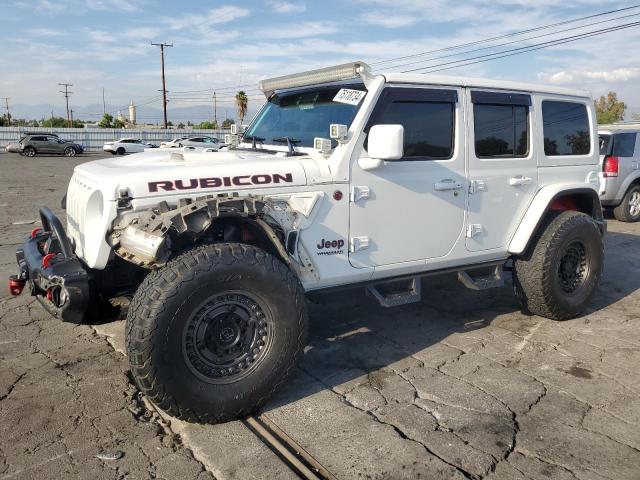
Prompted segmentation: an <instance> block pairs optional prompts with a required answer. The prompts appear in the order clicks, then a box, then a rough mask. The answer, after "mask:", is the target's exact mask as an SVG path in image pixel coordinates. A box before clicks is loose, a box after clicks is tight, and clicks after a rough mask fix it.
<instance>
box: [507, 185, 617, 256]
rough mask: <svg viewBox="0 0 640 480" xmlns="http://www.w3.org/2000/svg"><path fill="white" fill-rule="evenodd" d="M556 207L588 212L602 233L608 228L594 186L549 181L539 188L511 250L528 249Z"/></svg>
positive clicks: (513, 251) (511, 244) (520, 251)
mask: <svg viewBox="0 0 640 480" xmlns="http://www.w3.org/2000/svg"><path fill="white" fill-rule="evenodd" d="M563 197H567V198H566V199H564V198H563ZM576 200H579V201H576ZM554 204H555V205H554ZM556 209H557V210H578V211H581V212H583V213H586V214H587V215H590V216H591V217H592V218H593V219H594V220H595V221H596V223H597V224H598V226H599V228H600V231H601V233H603V234H604V232H605V229H606V224H605V221H604V218H603V216H602V207H601V205H600V198H599V197H598V192H597V191H596V190H595V189H594V188H590V187H587V186H585V184H584V183H578V184H559V185H548V186H546V187H543V188H541V189H540V190H539V191H538V193H537V194H536V196H535V197H534V199H533V201H532V202H531V204H530V205H529V209H528V210H527V213H525V215H524V217H523V218H522V220H521V222H520V224H519V225H518V228H517V229H516V232H515V234H514V235H513V237H512V238H511V242H510V243H509V253H510V254H512V255H520V254H522V253H524V252H526V251H527V248H528V247H529V243H530V242H531V240H532V239H533V237H534V235H535V234H536V232H537V231H538V229H539V228H540V225H541V224H542V221H543V220H544V218H545V216H546V214H547V212H549V211H551V210H556Z"/></svg>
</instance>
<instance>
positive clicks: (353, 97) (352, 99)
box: [333, 88, 367, 105]
mask: <svg viewBox="0 0 640 480" xmlns="http://www.w3.org/2000/svg"><path fill="white" fill-rule="evenodd" d="M366 94H367V92H363V91H362V90H351V89H350V88H341V89H340V91H339V92H338V93H337V94H336V96H335V97H333V101H334V102H338V103H347V104H349V105H358V104H359V103H360V102H361V101H362V99H363V98H364V96H365V95H366Z"/></svg>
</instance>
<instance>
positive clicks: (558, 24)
mask: <svg viewBox="0 0 640 480" xmlns="http://www.w3.org/2000/svg"><path fill="white" fill-rule="evenodd" d="M636 8H640V4H636V5H632V6H630V7H625V8H619V9H616V10H608V11H606V12H601V13H596V14H593V15H587V16H585V17H579V18H573V19H569V20H563V21H561V22H555V23H549V24H546V25H541V26H538V27H534V28H529V29H527V30H519V31H517V32H511V33H506V34H503V35H498V36H495V37H489V38H484V39H481V40H475V41H473V42H468V43H461V44H458V45H452V46H449V47H444V48H439V49H435V50H428V51H425V52H420V53H414V54H411V55H405V56H402V57H394V58H389V59H386V60H378V61H375V62H371V63H370V65H372V66H373V65H380V64H383V63H391V62H395V61H398V60H405V59H408V58H415V57H420V56H424V55H429V54H431V53H440V52H445V51H450V50H457V49H460V48H464V47H472V46H475V45H479V44H482V43H487V42H491V41H493V40H501V39H503V38H509V37H515V36H519V35H523V34H525V33H532V32H537V31H540V30H547V29H549V28H553V27H558V26H561V25H567V24H570V23H576V22H580V21H584V20H589V19H592V18H597V17H603V16H607V15H611V14H613V13H618V12H623V11H628V10H633V9H636Z"/></svg>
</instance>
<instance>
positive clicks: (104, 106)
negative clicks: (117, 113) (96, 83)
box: [102, 87, 107, 116]
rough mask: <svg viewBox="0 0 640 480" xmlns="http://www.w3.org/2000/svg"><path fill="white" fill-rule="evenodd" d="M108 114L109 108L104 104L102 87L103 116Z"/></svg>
mask: <svg viewBox="0 0 640 480" xmlns="http://www.w3.org/2000/svg"><path fill="white" fill-rule="evenodd" d="M105 113H107V107H106V105H105V103H104V87H102V116H104V114H105Z"/></svg>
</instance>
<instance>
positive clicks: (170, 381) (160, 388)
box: [126, 243, 307, 423]
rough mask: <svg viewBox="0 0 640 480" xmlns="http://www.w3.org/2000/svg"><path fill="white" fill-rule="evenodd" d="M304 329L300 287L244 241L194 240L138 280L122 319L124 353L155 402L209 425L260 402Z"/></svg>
mask: <svg viewBox="0 0 640 480" xmlns="http://www.w3.org/2000/svg"><path fill="white" fill-rule="evenodd" d="M306 332H307V310H306V300H305V297H304V292H303V289H302V285H301V284H300V282H299V280H298V278H297V277H296V276H295V275H294V274H293V273H292V272H291V271H290V270H289V269H288V268H287V266H286V265H284V264H283V263H282V262H281V261H280V260H278V259H277V258H275V257H274V256H272V255H270V254H268V253H266V252H265V251H263V250H261V249H259V248H256V247H253V246H250V245H244V244H233V243H229V244H214V245H203V246H199V247H196V248H194V249H193V250H189V251H187V252H185V253H183V254H181V255H180V256H178V257H176V258H175V259H173V260H171V261H170V262H169V263H167V265H166V266H164V267H163V268H161V269H159V270H156V271H154V272H152V273H150V274H149V275H148V276H147V277H146V278H145V280H144V281H143V283H142V285H141V286H140V288H139V289H138V291H137V292H136V294H135V296H134V298H133V301H132V303H131V306H130V309H129V313H128V316H127V336H126V337H127V338H126V339H127V353H128V356H129V363H130V365H131V371H132V373H133V377H134V378H135V381H136V383H137V384H138V386H139V388H140V390H141V391H142V392H143V393H145V394H146V395H147V396H148V397H149V398H150V399H151V400H152V401H153V402H154V403H155V404H157V405H158V406H159V407H160V408H162V409H163V410H165V411H167V412H168V413H169V414H171V415H174V416H176V417H178V418H181V419H184V420H188V421H196V422H204V423H218V422H224V421H228V420H232V419H234V418H237V417H239V416H243V415H247V414H249V413H251V412H253V411H254V410H256V409H257V408H259V407H260V406H261V405H263V404H264V403H265V402H266V401H267V400H268V398H269V397H270V396H271V395H272V394H273V393H274V392H275V391H276V390H277V389H278V388H279V387H280V386H281V385H282V384H283V383H284V381H285V380H286V378H287V377H288V376H289V374H290V373H291V371H292V370H293V367H294V365H295V363H296V360H297V358H298V357H299V355H300V354H301V352H302V349H303V347H304V342H305V338H306Z"/></svg>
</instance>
